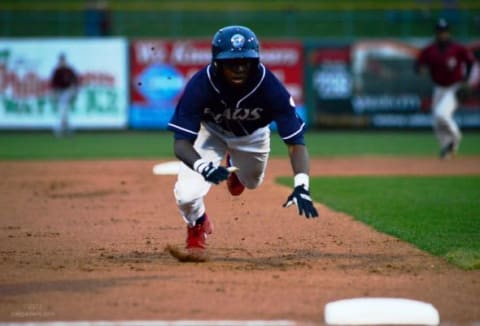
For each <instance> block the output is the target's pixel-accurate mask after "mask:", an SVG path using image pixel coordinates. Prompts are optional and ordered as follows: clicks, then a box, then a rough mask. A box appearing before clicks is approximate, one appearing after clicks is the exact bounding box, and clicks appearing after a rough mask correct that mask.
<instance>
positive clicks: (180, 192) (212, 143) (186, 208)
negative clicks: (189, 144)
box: [174, 128, 226, 226]
mask: <svg viewBox="0 0 480 326" xmlns="http://www.w3.org/2000/svg"><path fill="white" fill-rule="evenodd" d="M194 148H195V149H196V150H197V151H198V153H199V154H200V156H202V158H204V159H206V160H209V161H212V162H213V163H214V164H220V163H221V160H222V159H223V157H224V156H225V151H226V145H225V144H224V143H223V142H222V141H221V140H220V139H219V138H218V137H216V136H215V135H212V134H211V133H210V132H208V131H207V130H206V129H205V128H201V129H200V131H199V134H198V137H197V140H196V141H195V144H194ZM211 185H212V184H211V183H209V182H207V181H205V179H204V178H203V176H202V175H200V174H199V173H197V172H195V171H193V170H192V169H190V168H189V167H188V166H186V165H185V164H183V163H182V164H181V166H180V170H179V173H178V177H177V182H176V184H175V188H174V195H175V199H176V203H177V206H178V208H179V210H180V213H181V214H182V217H183V218H184V219H185V221H186V222H187V223H188V224H189V225H191V226H194V225H195V223H196V220H197V219H199V218H201V217H202V216H203V215H204V214H205V204H204V200H203V198H204V197H205V195H206V194H207V193H208V191H209V190H210V187H211Z"/></svg>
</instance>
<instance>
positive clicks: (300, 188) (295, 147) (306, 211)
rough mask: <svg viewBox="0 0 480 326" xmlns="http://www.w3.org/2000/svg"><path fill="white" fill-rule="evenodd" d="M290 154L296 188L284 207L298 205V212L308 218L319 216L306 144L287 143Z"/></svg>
mask: <svg viewBox="0 0 480 326" xmlns="http://www.w3.org/2000/svg"><path fill="white" fill-rule="evenodd" d="M287 147H288V156H289V157H290V164H291V166H292V170H293V173H294V178H293V183H294V188H293V192H292V193H291V195H290V196H288V198H287V201H286V202H285V203H284V204H283V207H289V206H291V205H293V204H295V205H296V206H297V209H298V214H299V215H305V217H306V218H310V217H317V216H318V212H317V210H316V208H315V206H313V201H312V197H311V196H310V190H309V188H310V177H309V170H310V163H309V156H308V151H307V147H306V146H305V145H304V144H287Z"/></svg>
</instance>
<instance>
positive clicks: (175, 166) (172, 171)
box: [153, 161, 180, 175]
mask: <svg viewBox="0 0 480 326" xmlns="http://www.w3.org/2000/svg"><path fill="white" fill-rule="evenodd" d="M179 169H180V161H171V162H165V163H159V164H156V165H154V166H153V174H154V175H177V174H178V170H179Z"/></svg>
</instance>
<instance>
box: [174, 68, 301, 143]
mask: <svg viewBox="0 0 480 326" xmlns="http://www.w3.org/2000/svg"><path fill="white" fill-rule="evenodd" d="M272 121H275V122H276V124H277V129H278V133H279V134H280V137H281V138H282V139H283V141H284V142H286V143H288V144H304V139H303V134H304V130H305V123H304V122H303V121H302V119H301V118H300V117H299V116H298V115H297V113H296V110H295V104H294V102H293V99H292V97H291V96H290V94H289V93H288V91H287V90H286V89H285V87H284V86H283V85H282V83H280V81H279V80H278V79H277V78H276V77H275V76H274V75H273V73H272V72H271V71H270V70H268V69H267V68H266V67H265V66H264V65H263V64H260V65H259V67H258V72H257V74H256V75H255V77H254V78H252V79H251V80H250V81H248V84H247V87H245V90H244V91H242V92H240V93H239V92H238V90H233V89H232V88H231V87H229V86H227V85H226V84H225V83H224V82H223V83H222V82H221V78H218V77H217V78H215V71H214V68H213V67H212V66H211V65H207V66H206V67H204V68H203V69H201V70H200V71H199V72H197V73H196V74H195V75H194V76H193V77H192V78H191V79H190V81H189V82H188V83H187V85H186V87H185V90H184V92H183V94H182V96H181V98H180V100H179V102H178V104H177V107H176V109H175V113H174V115H173V117H172V119H171V120H170V123H169V124H168V129H169V130H172V131H173V132H175V138H176V139H187V140H191V141H194V140H195V139H196V137H197V134H198V131H199V130H200V124H201V123H204V124H206V125H208V126H209V127H211V128H212V129H214V130H216V131H218V132H220V133H222V134H224V135H227V136H246V135H249V134H251V133H253V132H254V131H255V130H257V129H259V128H262V127H265V126H267V125H269V124H270V123H271V122H272Z"/></svg>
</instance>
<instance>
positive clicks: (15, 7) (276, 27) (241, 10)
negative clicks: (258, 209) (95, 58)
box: [0, 0, 480, 39]
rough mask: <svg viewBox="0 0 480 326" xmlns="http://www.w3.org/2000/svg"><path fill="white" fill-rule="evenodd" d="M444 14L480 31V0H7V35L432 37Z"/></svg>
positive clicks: (463, 31)
mask: <svg viewBox="0 0 480 326" xmlns="http://www.w3.org/2000/svg"><path fill="white" fill-rule="evenodd" d="M439 16H443V17H446V18H447V19H449V20H450V22H451V23H452V25H453V27H454V32H455V35H456V36H457V37H460V38H472V37H476V36H480V1H471V0H463V1H460V0H458V1H456V0H436V1H435V0H416V1H412V0H411V1H394V0H379V1H365V0H357V1H314V0H297V1H275V0H270V1H254V0H247V1H245V0H244V1H234V0H232V1H208V0H207V1H182V0H176V1H162V0H157V1H153V0H149V1H146V0H143V1H142V0H137V1H130V0H116V1H114V0H110V1H104V0H96V1H82V0H70V1H67V0H51V1H48V0H42V1H38V0H15V1H14V0H2V1H1V2H0V37H35V36H43V37H44V36H78V37H81V36H102V35H111V36H126V37H172V38H191V37H206V36H209V37H210V36H211V35H212V33H214V31H216V30H217V29H218V28H220V27H222V26H224V25H231V24H243V25H247V26H250V27H251V28H252V29H254V30H255V31H256V32H257V34H258V35H259V36H261V37H263V38H265V37H268V38H286V37H291V38H302V39H305V38H318V37H322V38H325V37H332V38H339V37H341V38H354V37H417V36H418V37H425V36H430V35H431V34H432V24H433V22H434V21H435V19H436V18H437V17H439Z"/></svg>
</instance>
